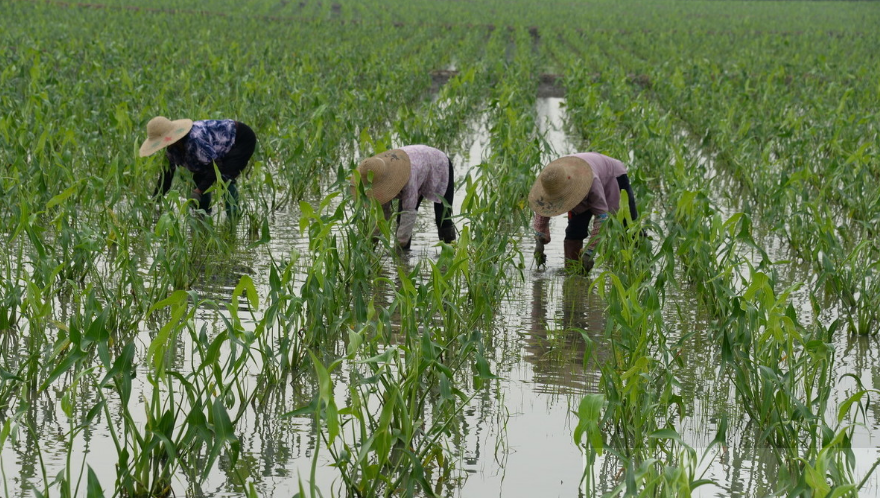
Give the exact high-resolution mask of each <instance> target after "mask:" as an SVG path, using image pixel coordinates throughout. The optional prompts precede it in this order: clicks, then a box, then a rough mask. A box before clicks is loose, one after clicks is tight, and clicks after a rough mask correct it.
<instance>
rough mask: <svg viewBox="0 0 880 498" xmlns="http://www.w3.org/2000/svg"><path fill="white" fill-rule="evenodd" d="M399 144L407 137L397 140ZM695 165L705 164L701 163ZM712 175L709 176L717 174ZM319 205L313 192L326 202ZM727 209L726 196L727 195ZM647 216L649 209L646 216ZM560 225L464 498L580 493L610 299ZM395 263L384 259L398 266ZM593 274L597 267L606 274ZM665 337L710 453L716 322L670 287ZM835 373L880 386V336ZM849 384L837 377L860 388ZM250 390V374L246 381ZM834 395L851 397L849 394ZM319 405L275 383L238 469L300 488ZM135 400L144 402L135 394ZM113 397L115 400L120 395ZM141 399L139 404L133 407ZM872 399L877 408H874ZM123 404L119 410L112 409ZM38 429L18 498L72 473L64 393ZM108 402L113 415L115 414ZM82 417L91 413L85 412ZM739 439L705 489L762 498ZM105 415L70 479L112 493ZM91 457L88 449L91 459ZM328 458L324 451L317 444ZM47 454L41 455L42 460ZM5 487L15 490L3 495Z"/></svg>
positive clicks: (485, 412)
mask: <svg viewBox="0 0 880 498" xmlns="http://www.w3.org/2000/svg"><path fill="white" fill-rule="evenodd" d="M536 113H537V115H538V123H539V125H540V127H541V128H540V131H541V132H542V133H544V134H545V137H546V138H547V141H548V143H549V144H550V146H551V148H552V151H548V154H547V156H548V157H547V159H548V160H549V159H550V158H552V157H554V156H558V155H563V154H567V153H572V152H577V150H576V148H575V147H576V146H575V145H574V144H572V143H569V141H568V139H567V138H566V135H565V133H564V131H563V127H562V124H563V118H564V99H560V98H544V99H538V103H537V106H536ZM488 142H489V135H488V131H487V128H486V123H485V122H480V121H478V122H476V123H475V124H474V133H473V134H472V135H471V141H470V143H466V144H464V146H463V147H462V148H461V150H462V152H460V153H457V154H455V155H453V158H452V159H453V162H454V164H455V166H456V176H457V179H458V180H460V179H461V178H463V177H464V175H465V174H467V173H468V171H469V169H470V168H472V167H473V166H475V165H477V164H479V163H480V162H481V161H482V160H484V159H485V158H487V157H488V153H489V151H488V150H487V148H486V147H487V144H488ZM395 145H401V144H395ZM695 160H699V159H695ZM713 174H714V173H713ZM462 198H463V196H457V197H456V203H455V206H454V212H455V213H458V212H459V210H460V204H461V200H462ZM317 200H318V199H313V201H315V202H316V201H317ZM718 203H719V204H724V202H723V199H718ZM645 215H646V216H650V213H645ZM298 223H299V213H298V212H297V210H296V209H291V210H289V211H285V212H278V213H276V214H275V216H273V218H272V219H271V220H270V228H271V233H272V240H271V242H270V243H269V244H267V246H265V248H263V249H261V250H260V251H258V252H256V253H254V254H242V255H239V256H240V257H239V258H238V263H237V264H236V265H235V266H229V267H227V271H225V272H223V273H222V274H221V275H218V278H216V279H215V280H213V281H212V282H210V283H208V284H207V285H205V286H204V287H203V288H201V289H199V290H200V291H201V292H203V293H205V294H210V295H215V296H218V298H219V297H221V296H228V295H229V294H230V293H231V292H232V289H233V288H234V286H235V285H236V283H237V282H238V279H239V278H240V276H241V275H243V274H248V275H250V276H251V277H252V278H253V279H254V281H255V282H256V283H257V285H258V288H259V289H260V290H262V291H265V289H266V282H267V280H268V268H269V263H268V259H267V258H266V253H267V252H271V254H273V255H275V257H276V258H279V259H285V258H295V257H298V256H301V257H302V263H301V264H302V265H303V267H304V265H305V264H307V260H308V258H307V256H308V244H307V240H306V239H305V238H304V237H302V236H300V234H299V225H298ZM564 229H565V224H564V220H562V219H561V218H560V219H554V220H553V222H552V223H551V236H552V239H553V242H551V243H550V244H549V245H548V246H547V248H546V250H547V266H546V267H545V268H540V269H538V268H535V267H534V265H533V264H531V265H529V266H528V267H527V269H526V271H525V279H524V281H523V282H522V283H521V284H520V285H518V286H516V288H514V289H511V291H510V293H509V296H510V297H509V298H508V299H507V300H506V301H505V302H504V303H503V304H502V307H501V310H500V313H499V317H498V324H497V327H496V330H498V331H499V332H497V337H495V338H494V341H495V343H496V344H497V345H498V349H499V351H498V352H497V354H496V355H495V356H494V357H493V358H492V363H493V364H492V371H493V373H495V374H496V375H499V376H500V377H501V380H499V381H498V382H497V383H494V384H493V385H492V386H491V387H490V388H489V389H487V390H485V391H484V392H480V393H477V395H476V396H475V397H474V399H473V401H472V402H471V403H470V405H469V406H468V408H467V409H466V410H465V413H464V419H465V423H464V424H463V431H464V434H463V438H462V440H461V446H460V448H458V451H459V466H460V467H461V468H462V469H463V471H464V475H463V476H462V478H463V480H462V481H461V485H460V489H459V491H458V492H456V493H453V494H455V495H458V496H464V497H482V496H504V497H532V496H562V497H571V496H582V495H583V491H582V490H581V487H580V478H581V475H582V472H583V460H582V455H581V453H580V452H579V450H578V448H577V447H576V446H575V444H574V443H573V441H572V431H573V428H574V427H575V425H576V423H577V419H576V417H575V416H574V415H573V414H572V411H573V410H576V407H577V404H578V403H579V401H580V399H581V397H582V396H583V395H584V394H587V393H592V392H597V389H598V379H599V374H598V372H596V371H595V370H592V369H587V368H584V366H583V355H584V352H585V348H584V341H583V336H584V335H586V336H587V337H589V338H590V339H591V340H592V341H593V342H594V344H595V348H596V355H597V356H599V357H600V358H601V357H602V356H603V355H607V354H608V352H607V346H605V341H604V339H603V331H604V329H605V327H606V318H605V312H604V303H603V302H602V301H601V300H600V299H599V297H598V296H597V295H595V293H593V292H591V291H589V290H588V285H589V283H590V280H589V278H584V277H578V276H567V275H566V274H565V273H564V272H563V271H562V270H563V268H562V265H563V255H562V240H563V238H564ZM416 231H417V232H416V235H415V237H414V239H413V251H412V256H411V257H410V259H411V262H415V261H417V260H418V259H419V258H433V259H436V258H437V255H438V251H439V250H438V248H437V247H435V243H436V232H435V229H434V227H433V217H432V213H431V212H430V210H427V209H424V208H423V209H422V210H421V212H420V213H419V221H418V224H417V228H416ZM520 242H521V247H522V248H523V250H524V251H525V252H526V254H527V256H526V260H527V261H530V259H531V256H530V254H531V253H532V251H533V248H534V243H533V241H532V238H531V235H530V233H529V230H528V229H527V228H526V227H524V229H523V233H522V234H521V241H520ZM765 242H766V243H765V244H764V247H765V249H767V250H768V252H771V256H772V257H773V259H774V260H785V259H787V257H788V256H787V255H786V253H785V247H784V244H782V243H781V242H780V241H778V240H766V241H765ZM391 265H392V263H391V262H390V261H389V267H390V266H391ZM780 269H785V271H786V272H787V273H786V274H785V277H784V278H785V279H786V280H790V281H798V280H799V279H800V280H802V279H804V278H806V275H807V273H806V272H808V271H809V269H806V268H802V267H798V266H797V265H780ZM598 270H600V269H597V271H596V272H595V273H594V274H596V273H598ZM808 301H809V300H808V296H804V295H802V294H796V295H795V302H796V303H797V304H796V305H797V307H798V310H799V313H804V315H803V316H805V317H806V316H810V317H813V315H812V314H809V313H810V312H811V311H810V310H812V307H811V306H810V305H809V302H808ZM841 312H842V311H840V310H828V309H824V310H821V312H820V313H819V315H818V316H816V317H813V318H816V319H819V320H820V321H823V322H824V321H825V320H828V319H830V318H832V317H834V316H837V315H838V314H839V313H841ZM663 316H664V319H665V320H666V327H667V330H668V333H669V335H670V340H675V339H678V338H680V337H684V336H686V335H688V334H691V333H693V334H692V335H691V336H690V339H688V340H687V341H686V342H685V343H684V348H683V351H682V355H683V358H684V359H685V362H686V365H687V368H686V369H685V370H684V371H681V372H679V373H678V375H679V379H680V381H681V385H682V386H681V390H682V394H683V396H684V397H685V399H690V400H691V403H690V404H689V405H688V409H687V416H686V417H685V418H684V419H683V420H680V421H676V427H677V428H678V430H679V432H680V433H681V434H682V435H683V437H684V438H685V441H687V442H688V443H689V444H690V445H691V446H693V447H694V448H695V449H696V450H697V454H698V455H703V453H704V451H703V449H704V448H706V447H707V446H708V444H709V442H710V441H711V440H712V438H713V437H714V436H715V431H716V426H715V424H716V416H717V413H718V406H719V403H718V401H717V398H719V397H723V398H724V399H726V398H727V397H728V396H727V394H728V393H727V392H725V391H724V390H723V388H721V387H719V386H718V385H717V372H716V370H715V369H716V366H717V363H718V362H717V359H716V354H717V353H716V351H715V346H714V341H713V338H712V337H710V333H709V332H708V326H707V322H708V318H707V317H705V316H702V315H701V314H700V313H699V306H696V305H695V304H694V303H693V296H692V295H688V294H687V293H684V294H680V295H679V294H669V295H667V301H666V306H665V308H664V312H663ZM199 319H200V320H201V323H205V324H208V325H209V326H213V325H215V324H217V318H216V313H215V312H213V311H210V310H203V312H202V313H200V315H199ZM149 341H150V337H149V336H148V335H147V334H145V335H144V337H142V338H141V340H140V344H138V348H139V350H144V349H146V347H147V346H148V344H149ZM835 348H836V350H837V355H838V356H837V358H838V360H837V364H838V367H837V376H838V377H839V376H840V375H842V374H844V373H853V374H855V375H857V376H858V377H859V378H860V379H861V380H862V382H863V383H864V385H865V386H866V387H874V386H876V385H877V384H878V382H880V367H878V365H880V361H878V360H880V358H878V351H880V348H878V345H877V343H876V340H875V339H866V338H849V337H845V336H842V334H839V335H838V338H837V340H836V342H835ZM191 353H192V351H191V345H190V344H189V342H188V341H187V340H186V339H181V340H180V341H178V343H177V344H176V349H175V355H174V358H175V359H174V362H175V364H176V365H177V366H178V367H179V368H181V369H182V370H187V369H189V368H190V366H189V364H188V362H189V358H191ZM349 375H350V372H347V371H341V372H338V373H337V374H336V376H335V378H334V380H335V382H336V390H337V392H336V394H337V397H338V399H340V400H344V399H346V389H347V387H346V386H347V383H348V379H349ZM143 378H144V376H143V375H139V376H138V377H137V378H135V379H134V391H135V393H136V394H135V396H134V398H140V394H142V395H144V396H149V395H150V393H151V388H150V386H149V385H147V384H145V383H144V382H143V380H142V379H143ZM852 384H853V382H852V381H846V380H844V381H843V382H841V383H840V385H841V386H846V387H852ZM251 387H253V388H255V387H256V385H255V381H252V382H251ZM840 391H841V392H840V393H839V394H838V401H840V400H842V399H844V397H845V394H846V393H845V392H844V391H843V389H841V390H840ZM89 396H93V395H90V394H89V393H88V391H87V390H83V399H81V402H82V403H81V405H82V406H91V402H92V401H93V400H92V399H90V398H89ZM309 399H310V393H308V392H307V391H306V390H305V389H304V388H303V387H302V386H299V385H296V384H295V383H291V384H289V385H287V386H286V387H285V388H284V389H280V390H277V391H275V392H274V393H273V394H272V395H271V396H270V397H269V398H268V399H267V400H265V401H264V404H263V406H262V407H261V408H260V409H254V408H249V409H248V411H247V412H246V413H245V415H244V417H243V419H242V420H241V421H240V422H239V425H238V427H237V429H238V434H239V436H240V438H241V450H242V454H241V457H240V461H239V464H238V470H239V471H241V473H242V474H245V475H250V476H254V478H255V479H256V482H255V487H256V489H257V491H258V493H259V494H260V495H261V496H292V495H293V494H294V493H296V492H297V487H298V484H297V483H298V481H299V480H302V481H304V482H305V481H306V480H308V479H309V478H310V477H309V476H310V471H311V465H312V455H313V452H314V448H315V437H314V435H313V432H314V427H313V425H312V422H311V420H310V419H308V418H281V414H283V413H285V412H288V411H290V410H292V409H294V408H297V407H299V406H302V405H304V404H305V403H307V402H308V401H309ZM135 403H136V402H135ZM111 404H112V403H111ZM133 406H134V404H133ZM873 406H874V407H876V406H877V405H876V404H874V405H873ZM115 408H117V409H118V407H115ZM33 410H34V411H35V412H37V413H36V416H35V418H36V420H38V424H37V427H36V428H35V429H36V433H37V434H40V436H39V445H40V454H39V455H38V453H37V451H36V445H35V440H34V439H33V436H31V435H30V434H23V436H22V440H21V441H20V443H19V444H18V445H16V446H14V447H13V446H12V445H8V444H7V445H6V446H5V447H4V448H3V453H2V456H3V460H2V464H3V470H4V471H5V473H6V481H7V486H8V487H9V489H10V491H12V493H11V495H12V496H31V495H32V493H30V492H28V491H25V490H23V489H22V482H23V481H27V482H29V483H37V485H38V487H42V486H41V485H40V484H39V483H41V482H42V478H41V475H42V471H41V470H40V468H39V465H38V464H37V463H36V462H38V461H39V459H40V458H39V457H42V460H43V463H44V464H45V467H46V475H47V476H49V479H50V480H51V479H52V477H53V476H54V475H56V474H58V472H60V471H62V470H63V469H65V468H66V467H67V464H68V462H67V460H66V458H67V451H66V443H67V441H66V439H65V438H64V437H63V434H64V433H65V432H66V431H67V430H68V429H69V427H68V426H67V422H66V421H65V420H66V417H65V416H64V415H63V412H62V411H61V407H60V398H59V397H57V396H51V397H50V398H49V399H45V400H42V401H40V403H39V404H38V405H36V406H34V408H33ZM877 410H878V408H873V407H872V409H871V410H870V411H869V413H868V414H867V421H866V422H867V423H866V426H865V427H864V428H860V429H859V430H858V431H857V440H856V442H855V446H857V447H856V448H854V452H855V454H856V455H857V469H856V472H855V474H856V476H858V477H861V476H862V475H864V474H865V473H866V472H867V470H868V468H869V467H870V466H871V464H872V463H873V462H874V461H875V460H876V458H877V456H878V454H877V450H876V446H877V443H876V441H875V440H874V439H872V437H871V434H872V433H874V432H876V430H877V425H878V423H877V420H878V415H880V413H878V411H877ZM114 412H115V411H114V407H111V413H114ZM80 415H82V414H80ZM143 421H144V423H145V421H146V418H144V419H143ZM730 424H731V426H730V429H729V441H730V443H731V444H730V446H729V447H728V448H726V449H725V450H724V451H722V450H718V449H716V450H714V451H713V452H712V453H710V454H709V455H708V456H707V458H706V459H705V460H704V461H703V462H702V463H701V465H700V466H699V468H700V469H701V470H702V471H705V477H706V478H711V479H714V480H715V481H716V482H717V483H718V486H704V487H702V488H700V489H699V490H698V493H697V495H698V496H742V497H751V496H761V495H764V494H766V493H767V492H769V491H770V490H772V487H773V483H774V482H775V475H776V469H775V460H774V457H773V456H772V455H771V454H770V453H769V452H768V451H767V450H766V449H765V448H756V447H755V445H754V443H753V442H754V441H755V434H754V431H753V428H751V427H749V426H748V425H746V424H744V423H743V422H742V421H739V420H731V421H730ZM105 425H106V422H102V423H98V424H96V426H95V429H94V430H92V429H86V430H85V431H83V432H82V433H81V435H79V436H78V437H77V438H76V439H75V443H74V445H73V446H74V447H75V448H77V450H76V451H75V452H73V454H72V458H71V462H72V463H73V464H74V469H73V470H72V472H73V473H74V477H75V476H76V475H78V470H77V469H78V468H79V467H78V466H79V463H80V462H82V460H83V458H84V457H86V458H87V460H88V463H89V465H91V466H92V468H93V469H94V470H95V472H96V474H97V475H98V477H99V479H100V480H101V482H102V484H103V485H104V488H105V489H110V487H111V485H112V482H113V479H114V476H115V471H114V465H115V463H116V459H117V455H116V450H115V448H114V446H113V444H112V441H111V440H110V437H109V434H107V431H106V429H105V428H103V427H104V426H105ZM86 453H87V456H86ZM321 454H322V455H325V456H326V455H327V453H326V451H323V450H322V453H321ZM38 456H39V457H38ZM330 463H331V462H329V461H327V460H323V461H322V462H321V464H320V465H319V466H318V468H317V470H316V473H315V480H316V482H317V484H318V486H319V487H320V489H321V490H322V491H323V493H324V495H325V496H330V495H334V494H335V495H339V494H340V493H339V484H338V481H337V475H338V474H337V473H336V471H335V470H334V469H332V468H331V467H330V466H329V464H330ZM233 470H234V469H230V468H229V466H228V465H224V464H222V463H221V465H219V466H218V467H217V468H215V469H214V470H213V472H212V474H211V475H210V477H209V478H208V480H207V482H205V483H204V485H203V486H202V488H201V490H198V491H197V492H196V496H210V497H225V496H240V495H241V493H242V490H243V488H242V486H241V483H239V482H238V478H237V477H236V474H235V472H234V471H233ZM618 470H619V468H618V465H617V463H616V462H615V461H614V460H612V459H609V458H605V459H601V460H600V462H599V463H598V464H597V465H596V467H595V472H594V479H596V480H597V481H598V482H599V483H604V486H603V487H604V488H605V489H610V488H611V487H613V485H614V484H615V482H614V476H615V475H616V474H617V471H618ZM187 487H188V483H187V482H186V480H185V478H184V477H183V476H182V475H178V476H177V481H176V482H175V484H174V489H175V494H176V495H177V496H184V495H185V490H186V489H187ZM878 489H880V488H878V486H877V481H876V478H874V477H872V478H871V480H870V481H869V486H868V488H867V489H866V490H865V491H866V493H865V494H864V495H865V496H868V495H872V494H874V495H876V492H877V490H878ZM3 494H4V495H6V494H7V493H6V492H4V493H3Z"/></svg>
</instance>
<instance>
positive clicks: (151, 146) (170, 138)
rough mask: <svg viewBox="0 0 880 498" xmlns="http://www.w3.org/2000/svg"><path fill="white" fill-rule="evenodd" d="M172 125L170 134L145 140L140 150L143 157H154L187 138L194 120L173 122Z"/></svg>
mask: <svg viewBox="0 0 880 498" xmlns="http://www.w3.org/2000/svg"><path fill="white" fill-rule="evenodd" d="M171 124H172V125H173V126H172V127H170V128H169V129H170V130H171V131H170V132H169V133H166V134H164V135H162V136H159V137H153V138H148V139H146V140H144V143H142V144H141V148H140V156H141V157H147V156H150V155H153V154H155V153H156V152H157V151H160V150H162V149H164V148H165V147H168V146H169V145H171V144H173V143H175V142H177V141H178V140H180V139H181V138H183V137H185V136H186V134H187V133H189V131H190V130H191V129H192V127H193V120H192V119H176V120H174V121H172V122H171Z"/></svg>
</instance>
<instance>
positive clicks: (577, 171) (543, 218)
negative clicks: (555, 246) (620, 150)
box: [529, 152, 639, 272]
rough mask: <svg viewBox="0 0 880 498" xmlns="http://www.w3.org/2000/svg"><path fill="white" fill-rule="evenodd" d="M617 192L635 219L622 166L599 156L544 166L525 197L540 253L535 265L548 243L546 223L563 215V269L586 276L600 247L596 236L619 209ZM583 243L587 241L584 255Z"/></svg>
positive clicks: (581, 155) (580, 156)
mask: <svg viewBox="0 0 880 498" xmlns="http://www.w3.org/2000/svg"><path fill="white" fill-rule="evenodd" d="M621 190H626V193H627V198H628V199H629V212H630V216H631V217H632V219H633V220H635V219H637V218H638V216H639V213H638V211H637V210H636V198H635V195H633V191H632V186H630V183H629V176H627V170H626V166H625V165H624V164H623V163H622V162H621V161H619V160H617V159H614V158H613V157H608V156H605V155H602V154H599V153H597V152H582V153H578V154H572V155H570V156H565V157H561V158H559V159H556V160H554V161H552V162H551V163H550V164H548V165H547V166H545V167H544V169H543V170H542V171H541V173H540V174H539V175H538V179H537V180H536V181H535V184H534V185H533V186H532V190H531V192H530V193H529V205H530V206H531V208H532V211H534V212H535V217H534V220H533V221H532V228H534V230H535V239H536V241H537V243H538V247H539V251H537V255H538V261H539V264H540V263H543V262H544V261H545V257H544V253H543V249H541V248H542V247H543V244H548V243H550V218H551V217H553V216H556V215H559V214H562V213H566V212H567V213H568V226H567V227H566V229H565V241H564V242H563V247H564V248H565V260H566V266H568V267H573V268H575V269H579V270H583V271H584V272H589V271H590V270H591V269H592V268H593V251H594V249H595V247H596V244H597V243H598V239H597V238H596V236H597V235H599V231H600V230H601V228H602V224H603V223H604V222H605V221H606V220H607V219H608V215H609V213H615V212H617V210H618V209H619V208H620V191H621ZM591 219H592V220H593V229H592V232H591V231H590V220H591ZM587 237H590V241H589V244H588V245H587V248H586V249H585V250H583V246H584V240H585V239H586V238H587ZM582 250H583V252H581V251H582Z"/></svg>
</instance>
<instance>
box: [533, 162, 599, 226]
mask: <svg viewBox="0 0 880 498" xmlns="http://www.w3.org/2000/svg"><path fill="white" fill-rule="evenodd" d="M592 185H593V167H592V166H590V163H588V162H587V161H585V160H583V159H581V158H579V157H575V156H566V157H560V158H559V159H557V160H555V161H553V162H551V163H550V164H548V165H547V166H545V167H544V170H543V171H541V174H539V175H538V179H537V180H535V184H534V185H532V191H531V192H529V205H530V206H531V207H532V210H533V211H534V212H536V213H538V214H540V215H541V216H547V217H550V216H556V215H558V214H562V213H565V212H567V211H571V210H572V208H574V207H575V206H577V205H578V204H579V203H580V202H581V201H582V200H584V197H586V196H587V194H588V193H589V192H590V187H591V186H592Z"/></svg>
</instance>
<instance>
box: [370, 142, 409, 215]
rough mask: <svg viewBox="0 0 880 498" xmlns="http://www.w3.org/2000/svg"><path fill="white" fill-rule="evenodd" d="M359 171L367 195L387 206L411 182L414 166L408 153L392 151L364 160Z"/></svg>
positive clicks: (397, 150) (398, 150)
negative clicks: (370, 180)
mask: <svg viewBox="0 0 880 498" xmlns="http://www.w3.org/2000/svg"><path fill="white" fill-rule="evenodd" d="M357 170H358V172H359V173H360V175H361V181H363V182H364V185H365V191H366V193H367V195H368V196H370V197H372V198H374V199H376V200H377V201H379V203H380V204H385V203H386V202H388V201H390V200H391V199H394V196H396V195H397V194H398V193H400V191H401V190H402V189H403V186H404V185H406V182H408V181H409V176H410V174H411V173H412V166H411V164H410V162H409V156H408V155H407V154H406V152H404V151H402V150H400V149H392V150H386V151H385V152H383V153H381V154H378V155H375V156H373V157H370V158H367V159H364V160H363V161H361V163H360V164H358V167H357ZM370 173H372V183H369V181H368V180H369V179H370Z"/></svg>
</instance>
